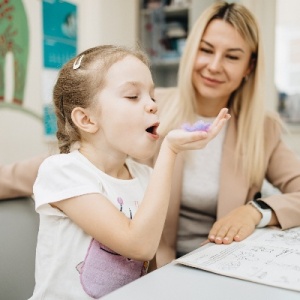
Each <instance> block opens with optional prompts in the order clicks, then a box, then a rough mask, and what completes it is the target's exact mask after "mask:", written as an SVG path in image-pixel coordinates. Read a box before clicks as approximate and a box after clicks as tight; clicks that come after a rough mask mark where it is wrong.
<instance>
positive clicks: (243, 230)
mask: <svg viewBox="0 0 300 300" xmlns="http://www.w3.org/2000/svg"><path fill="white" fill-rule="evenodd" d="M261 217H262V216H261V214H260V212H259V211H258V210H256V209H255V208H254V207H253V206H252V205H247V204H246V205H243V206H240V207H238V208H236V209H234V210H233V211H232V212H230V213H229V214H228V215H226V216H225V217H223V218H221V219H220V220H218V221H217V222H215V223H214V225H213V227H212V229H211V230H210V232H209V235H208V239H209V241H210V242H214V243H216V244H230V243H232V241H236V242H239V241H242V240H243V239H245V238H246V237H248V236H249V235H250V234H251V233H252V232H253V231H254V229H255V226H256V225H257V224H258V223H259V221H260V220H261Z"/></svg>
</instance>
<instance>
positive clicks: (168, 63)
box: [151, 57, 180, 68]
mask: <svg viewBox="0 0 300 300" xmlns="http://www.w3.org/2000/svg"><path fill="white" fill-rule="evenodd" d="M179 62H180V58H179V57H178V58H165V59H154V60H152V61H151V66H152V67H162V68H164V67H177V66H178V65H179Z"/></svg>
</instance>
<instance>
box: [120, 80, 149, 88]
mask: <svg viewBox="0 0 300 300" xmlns="http://www.w3.org/2000/svg"><path fill="white" fill-rule="evenodd" d="M140 85H141V83H140V82H138V81H126V82H124V83H122V84H121V85H120V88H126V87H128V86H133V87H139V86H140ZM151 90H154V85H153V84H152V85H151Z"/></svg>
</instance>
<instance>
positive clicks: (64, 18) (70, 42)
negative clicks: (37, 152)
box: [42, 0, 77, 139]
mask: <svg viewBox="0 0 300 300" xmlns="http://www.w3.org/2000/svg"><path fill="white" fill-rule="evenodd" d="M42 3H43V5H42V18H43V74H42V76H43V78H42V81H43V87H42V91H43V92H42V97H43V110H44V132H45V136H46V138H50V139H54V138H55V134H56V130H57V126H56V117H55V114H54V110H53V105H52V91H53V86H54V84H55V81H56V79H57V75H58V72H59V70H60V68H61V67H62V66H63V65H64V63H66V62H67V61H68V60H69V59H71V58H72V57H74V56H75V55H76V53H77V6H76V5H75V4H73V3H70V2H67V1H63V0H43V2H42Z"/></svg>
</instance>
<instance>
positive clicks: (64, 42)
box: [43, 0, 77, 69]
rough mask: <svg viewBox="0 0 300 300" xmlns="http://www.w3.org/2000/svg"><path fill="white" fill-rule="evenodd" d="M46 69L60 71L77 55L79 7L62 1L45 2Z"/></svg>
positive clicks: (48, 0) (47, 0) (44, 0)
mask: <svg viewBox="0 0 300 300" xmlns="http://www.w3.org/2000/svg"><path fill="white" fill-rule="evenodd" d="M43 31H44V38H43V42H44V47H43V48H44V67H45V68H53V69H60V68H61V67H62V65H63V64H64V63H65V62H67V61H68V60H69V59H71V58H72V57H74V56H75V55H76V49H77V7H76V5H74V4H71V3H68V2H65V1H62V0H43Z"/></svg>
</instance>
